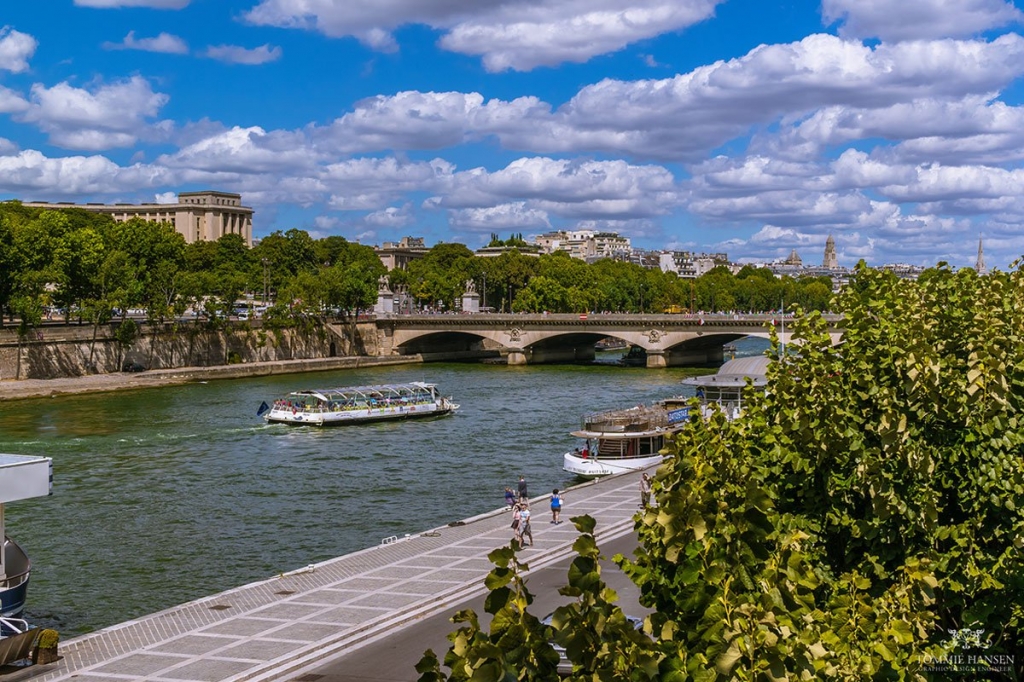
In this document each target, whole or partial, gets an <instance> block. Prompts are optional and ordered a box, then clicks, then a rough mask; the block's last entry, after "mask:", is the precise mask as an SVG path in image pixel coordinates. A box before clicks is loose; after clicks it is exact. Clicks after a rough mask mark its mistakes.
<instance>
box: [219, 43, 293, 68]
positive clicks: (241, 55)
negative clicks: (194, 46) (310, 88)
mask: <svg viewBox="0 0 1024 682" xmlns="http://www.w3.org/2000/svg"><path fill="white" fill-rule="evenodd" d="M282 54H283V53H282V51H281V48H280V47H276V46H273V47H272V46H270V45H260V46H259V47H254V48H245V47H239V46H238V45H211V46H210V47H208V48H206V52H205V55H206V56H207V57H209V58H210V59H216V60H218V61H221V62H227V63H228V64H246V65H249V66H253V65H257V64H266V63H267V62H276V61H277V60H278V59H280V58H281V55H282Z"/></svg>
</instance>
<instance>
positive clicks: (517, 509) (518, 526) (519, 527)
mask: <svg viewBox="0 0 1024 682" xmlns="http://www.w3.org/2000/svg"><path fill="white" fill-rule="evenodd" d="M512 539H513V540H515V541H516V542H518V543H519V546H520V547H521V546H522V545H523V507H522V505H521V504H519V503H518V502H517V503H516V506H514V507H512Z"/></svg>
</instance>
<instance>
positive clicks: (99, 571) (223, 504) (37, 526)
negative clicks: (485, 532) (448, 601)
mask: <svg viewBox="0 0 1024 682" xmlns="http://www.w3.org/2000/svg"><path fill="white" fill-rule="evenodd" d="M687 374H688V373H687V372H684V371H682V370H674V369H669V370H659V371H642V370H641V371H635V372H625V371H622V370H621V368H616V367H589V368H588V367H575V366H569V367H554V366H552V367H525V368H516V369H515V370H514V371H509V370H508V368H504V367H490V366H481V365H426V366H409V367H391V368H372V369H365V370H353V371H339V372H326V373H317V374H307V375H288V376H277V377H261V378H257V379H250V380H238V381H224V382H212V383H209V384H188V385H182V386H171V387H166V388H161V389H156V390H150V391H137V392H133V393H130V394H117V393H114V394H97V395H92V396H88V397H81V396H78V397H74V396H71V397H66V398H55V399H47V400H46V401H16V402H3V403H0V452H10V453H16V454H30V455H46V456H52V457H53V458H54V490H53V495H52V496H50V497H48V498H41V499H35V500H26V501H24V502H17V503H12V504H10V505H7V507H6V512H7V528H8V531H9V532H10V534H11V535H12V536H13V537H15V538H16V539H17V540H18V542H19V543H20V544H21V545H22V546H23V547H25V549H26V551H28V552H29V554H30V555H31V556H32V560H33V577H32V588H31V591H30V596H29V607H28V615H29V617H30V618H31V619H32V620H33V621H35V622H36V623H37V624H39V625H43V626H55V627H58V628H59V630H60V631H61V633H62V634H66V635H67V636H74V635H77V634H81V633H84V632H88V631H91V630H94V629H97V628H100V627H104V626H106V625H110V624H113V623H117V622H122V621H125V620H128V619H130V618H135V617H139V616H142V615H145V614H148V613H153V612H155V611H158V610H160V609H164V608H167V607H169V606H173V605H175V604H179V603H182V602H185V601H189V600H192V599H196V598H199V597H202V596H206V595H209V594H213V593H215V592H219V591H222V590H225V589H229V588H232V587H236V586H238V585H243V584H246V583H249V582H253V581H256V580H263V579H266V578H268V577H270V576H272V575H275V574H277V573H280V572H283V571H288V570H293V569H296V568H300V567H302V566H306V565H308V564H310V563H314V562H316V561H323V560H326V559H328V558H330V557H334V556H339V555H341V554H344V553H348V552H352V551H355V550H359V549H362V548H365V547H369V546H373V545H376V544H378V543H379V542H380V540H381V539H382V538H384V537H388V536H392V535H398V536H399V537H401V536H404V535H405V534H415V533H419V532H421V531H424V530H427V529H429V528H435V527H439V526H444V525H446V524H447V523H449V522H450V521H454V520H458V519H462V518H466V517H468V516H472V515H475V514H478V513H481V512H484V511H488V510H492V509H496V508H498V507H500V506H501V505H502V504H503V499H502V492H503V490H504V487H505V486H514V484H515V482H516V480H517V479H518V476H519V474H524V475H525V476H526V478H527V481H528V482H529V484H530V489H531V490H533V491H546V490H550V489H551V488H554V487H559V488H565V487H566V486H567V485H568V484H569V483H571V482H572V479H571V477H569V476H568V475H567V474H565V473H564V472H563V471H561V468H560V467H561V455H562V453H563V452H565V450H566V449H568V448H569V447H571V446H572V445H573V443H574V439H573V438H572V437H571V436H569V435H568V434H569V432H570V431H572V430H574V429H576V428H577V427H578V424H579V420H580V417H581V416H582V414H583V413H584V412H591V411H595V410H599V409H609V408H612V407H622V406H627V405H631V404H636V403H637V402H651V401H652V400H656V399H658V398H663V397H667V396H669V395H675V394H678V393H680V392H681V391H680V388H681V386H680V384H679V381H680V380H681V379H682V378H683V377H684V376H686V375H687ZM419 380H428V381H434V382H436V383H438V384H439V385H440V386H441V389H442V390H443V392H444V393H445V394H446V395H452V396H453V397H454V398H455V401H456V402H458V403H461V404H462V405H463V408H462V409H460V411H459V413H458V414H457V415H455V416H453V417H449V418H444V419H436V420H430V421H405V422H395V423H388V424H377V425H366V426H361V427H340V428H328V429H320V428H301V427H299V428H290V427H287V426H283V425H282V426H278V425H268V424H266V423H265V422H263V420H262V419H259V418H257V417H256V416H255V412H256V407H257V406H258V405H259V403H260V402H261V401H262V400H272V399H273V398H274V397H276V396H278V395H280V394H283V393H287V392H288V391H291V390H296V389H303V388H309V387H316V386H340V385H356V384H373V383H399V382H406V381H419ZM82 576H88V579H87V580H83V579H82Z"/></svg>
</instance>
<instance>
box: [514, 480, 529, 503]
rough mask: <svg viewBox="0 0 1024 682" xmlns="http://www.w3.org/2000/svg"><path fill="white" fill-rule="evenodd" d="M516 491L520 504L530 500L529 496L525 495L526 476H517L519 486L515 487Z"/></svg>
mask: <svg viewBox="0 0 1024 682" xmlns="http://www.w3.org/2000/svg"><path fill="white" fill-rule="evenodd" d="M517 491H518V493H519V501H520V502H526V501H528V500H529V499H530V497H529V495H528V494H527V493H526V476H522V475H520V476H519V485H518V486H517Z"/></svg>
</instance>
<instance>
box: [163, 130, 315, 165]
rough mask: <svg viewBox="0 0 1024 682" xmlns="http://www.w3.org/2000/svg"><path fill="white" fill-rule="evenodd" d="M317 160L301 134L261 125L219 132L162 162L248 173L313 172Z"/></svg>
mask: <svg viewBox="0 0 1024 682" xmlns="http://www.w3.org/2000/svg"><path fill="white" fill-rule="evenodd" d="M316 161H317V158H316V156H315V155H314V154H313V153H312V151H311V150H310V149H309V148H308V147H307V146H306V144H305V141H304V139H303V137H302V135H301V134H298V133H288V132H283V131H276V132H271V133H267V132H266V131H265V130H263V129H262V128H260V127H257V126H254V127H249V128H240V127H237V126H236V127H234V128H231V129H230V130H225V131H219V132H216V133H213V134H211V135H208V136H206V137H203V138H200V139H198V140H196V141H195V142H193V143H191V144H189V145H186V146H184V147H182V148H181V149H179V150H178V151H177V152H175V153H173V154H166V155H164V156H161V157H160V158H159V159H158V163H160V164H162V165H166V166H168V167H171V168H192V169H201V170H206V171H229V172H236V173H246V174H248V173H281V174H291V173H298V172H310V171H311V169H312V168H313V166H314V165H315V163H316Z"/></svg>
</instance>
